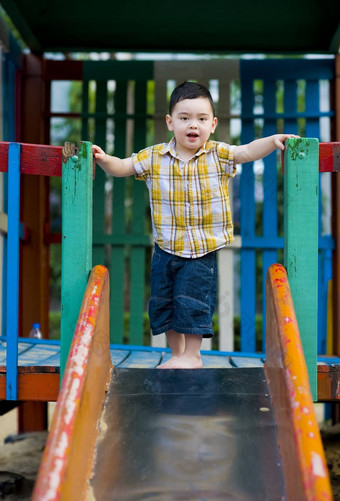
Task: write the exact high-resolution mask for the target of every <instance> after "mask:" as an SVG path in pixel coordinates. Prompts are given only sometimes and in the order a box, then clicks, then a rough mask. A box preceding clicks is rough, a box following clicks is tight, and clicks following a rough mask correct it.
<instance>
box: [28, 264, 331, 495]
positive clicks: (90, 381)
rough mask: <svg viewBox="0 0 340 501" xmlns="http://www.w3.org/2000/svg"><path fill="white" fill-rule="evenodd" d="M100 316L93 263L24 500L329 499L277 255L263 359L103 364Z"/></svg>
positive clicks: (105, 303)
mask: <svg viewBox="0 0 340 501" xmlns="http://www.w3.org/2000/svg"><path fill="white" fill-rule="evenodd" d="M108 320H109V288H108V271H107V269H106V268H104V267H102V266H97V267H95V268H94V269H93V270H92V273H91V276H90V279H89V282H88V286H87V288H86V292H85V295H84V299H83V304H82V307H81V310H80V313H79V318H78V322H77V327H76V330H75V334H74V337H73V341H72V345H71V348H70V354H69V357H68V361H67V365H66V370H65V374H64V378H63V382H62V387H61V390H60V394H59V398H58V402H57V407H56V410H55V413H54V416H53V421H52V424H51V431H50V433H49V437H48V441H47V444H46V447H45V450H44V453H43V458H42V462H41V466H40V470H39V474H38V478H37V481H36V484H35V488H34V493H33V497H32V501H57V500H65V501H69V500H70V499H72V500H73V499H81V500H83V499H84V500H86V499H91V501H93V500H94V499H95V500H98V501H105V500H113V499H117V500H119V501H124V500H131V501H132V500H133V501H135V500H137V499H138V500H150V501H152V500H154V501H156V500H159V501H161V500H162V501H163V500H172V499H174V500H176V501H180V500H210V501H214V500H218V499H232V500H249V501H256V500H257V499H258V500H261V501H265V500H268V501H275V500H278V501H282V500H287V501H290V500H292V501H296V500H299V501H300V500H301V501H316V500H317V501H331V500H332V499H333V497H332V492H331V486H330V482H329V474H328V470H327V465H326V461H325V457H324V451H323V447H322V442H321V437H320V433H319V429H318V425H317V421H316V417H315V412H314V406H313V401H312V396H311V392H310V388H309V382H308V373H307V368H306V364H305V360H304V355H303V348H302V345H301V340H300V335H299V330H298V325H297V320H296V316H295V312H294V305H293V302H292V298H291V293H290V289H289V284H288V279H287V274H286V271H285V270H284V268H283V267H282V266H281V265H272V266H271V267H270V268H269V271H268V273H267V317H266V326H267V336H266V339H267V346H266V363H265V367H264V368H263V367H252V368H231V367H229V368H217V367H215V368H205V369H200V370H178V369H177V370H155V369H148V368H141V367H139V368H135V367H132V366H131V365H130V366H129V367H118V368H115V369H113V371H112V364H111V358H110V346H109V321H108ZM139 358H140V357H139ZM135 361H136V360H135ZM229 365H230V364H229ZM224 367H225V365H224ZM107 389H108V392H107V393H106V390H107Z"/></svg>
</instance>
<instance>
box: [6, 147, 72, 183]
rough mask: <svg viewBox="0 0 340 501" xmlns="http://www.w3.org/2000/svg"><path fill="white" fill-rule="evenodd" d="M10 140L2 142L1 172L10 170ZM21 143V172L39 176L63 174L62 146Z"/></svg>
mask: <svg viewBox="0 0 340 501" xmlns="http://www.w3.org/2000/svg"><path fill="white" fill-rule="evenodd" d="M9 144H11V143H8V142H0V172H7V171H8V147H9ZM20 145H21V165H20V171H21V174H34V175H38V176H58V177H60V176H61V163H62V162H61V160H62V147H61V146H50V145H48V146H46V145H40V144H26V143H20Z"/></svg>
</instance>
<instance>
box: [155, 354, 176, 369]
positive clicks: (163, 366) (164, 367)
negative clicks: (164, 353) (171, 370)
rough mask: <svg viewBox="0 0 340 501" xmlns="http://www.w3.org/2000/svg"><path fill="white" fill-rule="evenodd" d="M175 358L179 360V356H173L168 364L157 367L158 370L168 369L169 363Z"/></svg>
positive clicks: (164, 363)
mask: <svg viewBox="0 0 340 501" xmlns="http://www.w3.org/2000/svg"><path fill="white" fill-rule="evenodd" d="M174 358H179V356H178V355H172V357H170V358H169V359H168V360H167V361H166V362H163V363H162V364H159V365H157V367H156V369H167V368H168V365H169V363H170V362H172V361H173V359H174Z"/></svg>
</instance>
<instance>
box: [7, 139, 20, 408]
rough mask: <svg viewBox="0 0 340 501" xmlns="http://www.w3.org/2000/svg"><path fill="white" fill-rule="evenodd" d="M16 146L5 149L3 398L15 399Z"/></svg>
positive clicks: (17, 183) (17, 149)
mask: <svg viewBox="0 0 340 501" xmlns="http://www.w3.org/2000/svg"><path fill="white" fill-rule="evenodd" d="M19 217H20V144H17V143H11V144H10V145H9V148H8V236H7V256H8V260H7V313H6V335H7V375H6V398H7V399H8V400H16V399H17V383H18V372H17V366H18V318H19V237H20V221H19Z"/></svg>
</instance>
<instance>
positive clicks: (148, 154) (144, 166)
mask: <svg viewBox="0 0 340 501" xmlns="http://www.w3.org/2000/svg"><path fill="white" fill-rule="evenodd" d="M151 159H152V147H149V148H145V149H144V150H141V151H140V152H139V153H133V154H132V160H133V163H134V166H135V170H136V175H135V179H138V180H140V181H146V180H147V178H148V177H149V174H150V171H151Z"/></svg>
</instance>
